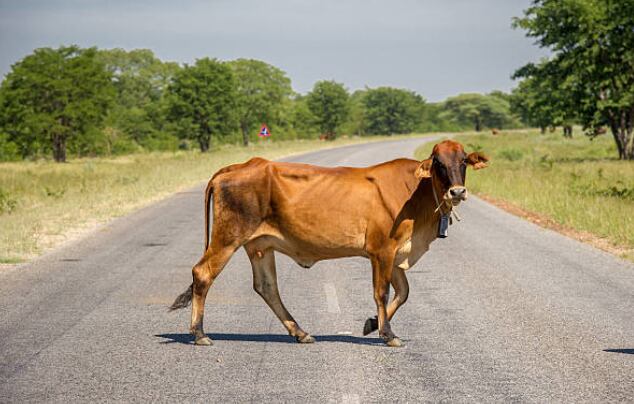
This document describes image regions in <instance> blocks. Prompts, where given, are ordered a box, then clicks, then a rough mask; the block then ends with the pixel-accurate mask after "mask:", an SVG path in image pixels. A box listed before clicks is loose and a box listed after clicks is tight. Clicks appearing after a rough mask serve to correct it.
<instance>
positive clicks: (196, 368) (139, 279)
mask: <svg viewBox="0 0 634 404" xmlns="http://www.w3.org/2000/svg"><path fill="white" fill-rule="evenodd" d="M422 142H423V140H419V139H410V140H398V141H392V142H386V143H372V144H368V145H356V146H349V147H345V148H341V149H337V150H329V151H320V152H315V153H311V154H308V155H304V156H298V157H294V158H292V159H288V160H292V161H302V162H308V163H314V164H322V165H355V166H361V165H367V164H372V163H376V162H380V161H384V160H388V159H392V158H394V157H397V156H410V155H411V154H412V153H413V151H414V149H415V148H416V146H417V145H419V144H421V143H422ZM210 174H211V173H210ZM487 174H488V173H487V171H486V170H484V171H480V172H478V173H477V175H487ZM471 175H473V174H471ZM467 185H468V180H467ZM553 197H555V196H553ZM202 205H203V202H202V187H198V188H196V189H193V190H191V191H190V192H182V193H178V194H176V195H174V196H173V197H170V198H168V199H166V200H164V201H162V202H160V203H157V204H155V205H153V206H150V207H148V208H145V209H142V210H140V211H138V212H136V213H134V214H132V215H130V216H127V217H125V218H121V219H117V220H115V221H114V222H112V223H111V224H109V225H108V226H105V227H103V228H102V229H100V230H99V231H97V232H95V233H94V234H91V235H89V236H88V237H86V238H84V239H82V240H80V241H78V242H75V243H73V244H71V245H67V246H65V247H63V248H61V249H58V250H56V251H54V252H53V253H49V254H47V255H45V256H44V257H42V258H41V259H39V260H37V261H35V262H33V263H32V264H29V265H25V266H21V267H18V268H16V269H13V270H9V271H3V272H0V402H20V403H21V402H42V401H47V402H49V401H55V402H68V401H82V402H85V401H89V400H91V401H92V400H99V401H175V400H179V401H186V402H189V401H201V402H203V401H204V402H251V401H255V402H261V401H265V402H280V401H283V402H287V401H309V402H323V401H327V402H348V403H354V402H392V401H409V402H420V401H452V402H453V401H469V402H470V401H485V402H492V401H521V402H552V401H556V402H561V401H566V402H605V401H629V402H632V401H633V400H634V265H632V264H629V263H626V262H624V261H622V260H619V259H617V258H614V257H612V256H610V255H608V254H606V253H603V252H601V251H598V250H596V249H594V248H591V247H589V246H587V245H583V244H580V243H578V242H576V241H573V240H570V239H568V238H565V237H563V236H560V235H558V234H556V233H554V232H551V231H548V230H544V229H541V228H539V227H536V226H534V225H532V224H530V223H527V222H525V221H523V220H521V219H518V218H516V217H513V216H511V215H509V214H507V213H505V212H503V211H501V210H499V209H497V208H495V207H493V206H491V205H488V204H486V203H484V202H482V201H481V200H478V199H477V198H471V199H470V200H468V201H467V202H466V203H465V204H463V205H462V206H461V209H460V211H461V214H462V217H463V221H462V222H460V223H459V224H458V225H454V226H452V227H451V228H450V236H449V238H447V239H444V240H437V241H436V242H435V243H434V244H432V248H431V251H430V252H429V253H428V254H427V255H425V256H424V257H423V259H421V261H420V262H419V263H418V264H417V265H416V266H414V267H413V268H412V269H410V270H409V271H408V278H409V282H410V288H411V293H410V298H409V301H408V302H407V303H406V304H405V305H404V306H403V307H402V308H401V309H400V311H399V312H398V314H397V315H396V317H395V318H394V320H393V322H392V328H393V330H394V331H395V332H396V334H397V335H399V336H400V337H401V338H402V339H403V341H404V343H405V347H403V348H389V347H386V346H385V345H383V343H382V342H381V341H380V340H379V339H378V338H377V336H376V334H374V335H370V336H368V337H363V336H362V333H361V331H362V329H363V323H364V320H365V319H366V318H367V317H369V316H371V315H374V313H375V305H374V302H373V299H372V287H371V271H370V266H369V263H368V262H367V261H365V260H363V259H344V260H337V261H325V262H321V263H318V264H317V265H315V266H314V267H313V268H311V269H308V270H307V269H303V268H301V267H299V266H297V265H296V264H294V263H293V262H292V261H291V260H289V259H288V258H286V257H284V256H281V255H279V254H278V255H277V263H278V275H279V278H280V279H279V280H280V288H281V294H282V298H283V300H284V302H285V304H286V306H287V307H288V308H289V310H290V312H291V313H292V314H293V315H294V316H295V318H296V319H297V320H298V321H299V323H300V324H301V326H302V327H303V328H304V329H305V330H306V331H308V332H310V333H311V334H312V335H314V336H315V337H316V339H317V342H316V343H315V344H312V345H300V344H296V343H294V342H293V339H292V338H291V337H289V336H287V335H286V333H285V330H284V329H283V327H282V325H281V324H280V323H279V321H278V320H277V318H275V317H274V315H273V313H272V312H271V311H270V309H269V308H268V307H267V306H266V304H265V303H264V301H263V300H261V298H260V297H259V296H258V295H256V294H255V292H253V290H252V288H251V270H250V266H249V263H248V260H247V257H246V255H245V254H244V252H243V251H240V252H239V253H237V254H236V255H235V256H234V257H233V259H232V260H231V262H230V263H229V264H228V266H227V267H226V268H225V270H224V272H223V273H222V275H221V276H220V277H219V278H218V279H217V281H216V283H215V285H214V286H213V287H212V290H211V292H210V295H209V297H208V299H207V310H206V313H205V314H206V317H205V326H206V327H205V330H206V331H207V332H208V333H209V334H210V336H211V337H212V339H213V340H214V345H213V346H211V347H197V346H194V345H192V338H191V337H190V336H189V335H188V332H187V331H188V323H189V309H187V310H181V311H177V312H172V313H168V312H167V306H168V305H169V304H170V303H171V302H172V301H173V299H174V298H175V297H176V296H177V295H178V294H179V293H181V292H182V291H183V290H184V289H185V288H186V287H187V286H188V285H189V284H190V281H191V267H192V265H193V264H194V263H195V262H196V261H197V260H198V258H199V256H200V254H201V252H202V249H203V235H202V232H203V219H202V217H203V210H202ZM580 208H581V207H580Z"/></svg>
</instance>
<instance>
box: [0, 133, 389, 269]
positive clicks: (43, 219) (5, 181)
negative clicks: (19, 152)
mask: <svg viewBox="0 0 634 404" xmlns="http://www.w3.org/2000/svg"><path fill="white" fill-rule="evenodd" d="M385 139H386V137H372V138H370V139H369V138H344V139H338V140H336V141H334V142H320V141H316V140H315V141H287V142H260V143H258V144H256V145H252V146H250V147H248V148H244V147H241V146H223V147H221V148H219V149H218V150H214V151H212V152H210V153H205V154H202V153H198V152H191V151H188V152H177V153H149V154H137V155H129V156H123V157H113V158H91V159H76V160H71V161H70V162H69V163H66V164H56V163H53V162H50V161H37V162H19V163H1V164H0V263H18V262H23V261H26V260H29V259H31V258H34V257H36V256H38V255H39V254H41V253H42V252H44V251H45V250H47V249H50V248H52V247H54V246H57V245H59V244H60V243H62V242H64V241H66V240H69V239H71V238H74V237H76V236H78V235H81V234H83V233H85V232H86V231H87V230H88V229H92V228H94V227H95V226H96V225H98V224H101V223H105V222H107V221H108V220H110V219H112V218H113V217H117V216H122V215H125V214H127V213H129V212H131V211H133V210H135V209H138V208H139V207H141V206H144V205H147V204H149V203H151V202H154V201H157V200H159V199H161V198H164V197H166V196H167V195H170V194H172V193H174V192H177V191H179V190H182V189H186V188H189V187H192V186H194V185H196V184H198V183H200V182H201V181H205V180H207V179H208V178H209V177H210V175H212V174H213V173H214V172H215V171H216V170H217V169H219V168H220V167H223V166H225V165H228V164H231V163H235V162H241V161H245V160H247V159H249V158H250V157H252V156H256V155H257V156H262V157H265V158H269V159H275V158H279V157H282V156H286V155H291V154H295V153H302V152H307V151H311V150H316V149H322V148H327V147H336V146H341V145H345V144H351V143H360V142H368V141H377V140H385Z"/></svg>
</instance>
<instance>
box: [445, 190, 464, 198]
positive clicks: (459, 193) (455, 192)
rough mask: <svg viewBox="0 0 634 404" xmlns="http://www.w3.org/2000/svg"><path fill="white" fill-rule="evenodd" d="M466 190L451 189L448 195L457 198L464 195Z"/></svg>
mask: <svg viewBox="0 0 634 404" xmlns="http://www.w3.org/2000/svg"><path fill="white" fill-rule="evenodd" d="M465 191H466V189H465V188H452V189H451V190H450V191H449V193H450V194H451V196H452V197H454V198H457V197H459V196H462V195H464V193H465Z"/></svg>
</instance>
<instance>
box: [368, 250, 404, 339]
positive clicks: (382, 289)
mask: <svg viewBox="0 0 634 404" xmlns="http://www.w3.org/2000/svg"><path fill="white" fill-rule="evenodd" d="M393 262H394V257H393V256H388V257H376V258H372V284H373V286H374V301H375V303H376V309H377V322H378V327H379V336H380V337H381V338H383V341H385V343H386V344H387V345H389V346H392V347H400V346H402V343H401V340H400V339H399V338H398V337H397V336H396V335H395V334H394V333H393V332H392V328H391V327H390V320H389V319H388V316H387V308H386V306H387V301H388V296H389V287H390V281H391V280H392V265H393Z"/></svg>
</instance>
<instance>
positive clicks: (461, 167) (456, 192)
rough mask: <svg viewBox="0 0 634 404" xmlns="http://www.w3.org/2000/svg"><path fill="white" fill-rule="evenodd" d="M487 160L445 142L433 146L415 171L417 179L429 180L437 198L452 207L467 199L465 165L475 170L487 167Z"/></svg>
mask: <svg viewBox="0 0 634 404" xmlns="http://www.w3.org/2000/svg"><path fill="white" fill-rule="evenodd" d="M487 161H489V159H488V158H487V157H486V156H485V155H484V154H482V153H480V152H474V153H469V154H466V153H465V152H464V148H463V147H462V145H461V144H460V143H458V142H454V141H453V140H445V141H444V142H441V143H438V144H437V145H435V146H434V150H433V151H432V153H431V156H429V158H428V159H427V160H423V161H422V162H421V164H420V166H418V169H416V176H417V177H418V178H431V179H432V184H433V186H434V187H435V189H436V192H437V194H438V197H439V198H442V199H443V200H445V201H446V202H448V203H451V204H452V205H458V204H459V203H460V202H461V201H464V200H466V199H467V188H466V187H465V179H466V175H467V165H470V166H472V167H473V168H474V169H475V170H479V169H480V168H485V167H487V164H486V162H487Z"/></svg>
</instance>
